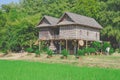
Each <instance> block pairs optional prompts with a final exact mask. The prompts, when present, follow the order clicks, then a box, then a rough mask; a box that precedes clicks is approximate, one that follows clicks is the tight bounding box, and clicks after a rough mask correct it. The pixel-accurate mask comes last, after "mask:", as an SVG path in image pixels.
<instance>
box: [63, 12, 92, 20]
mask: <svg viewBox="0 0 120 80" xmlns="http://www.w3.org/2000/svg"><path fill="white" fill-rule="evenodd" d="M65 13H67V14H73V15H77V16H82V17H86V18H91V19H94V18H92V17H89V16H84V15H81V14H77V13H72V12H65Z"/></svg>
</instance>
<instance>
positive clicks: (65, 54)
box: [61, 49, 69, 57]
mask: <svg viewBox="0 0 120 80" xmlns="http://www.w3.org/2000/svg"><path fill="white" fill-rule="evenodd" d="M61 54H62V55H63V56H65V57H67V56H68V54H69V52H68V50H66V49H64V50H62V51H61Z"/></svg>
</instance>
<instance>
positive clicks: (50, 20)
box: [37, 15, 59, 27]
mask: <svg viewBox="0 0 120 80" xmlns="http://www.w3.org/2000/svg"><path fill="white" fill-rule="evenodd" d="M44 20H46V21H47V23H43V24H42V22H43V21H44ZM58 20H59V19H58V18H55V17H51V16H46V15H45V16H44V17H43V18H42V19H41V21H40V22H39V24H38V26H37V27H49V26H55V25H56V24H57V22H58Z"/></svg>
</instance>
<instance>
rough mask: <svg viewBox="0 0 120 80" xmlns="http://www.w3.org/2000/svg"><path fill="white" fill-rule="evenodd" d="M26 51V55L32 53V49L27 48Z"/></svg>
mask: <svg viewBox="0 0 120 80" xmlns="http://www.w3.org/2000/svg"><path fill="white" fill-rule="evenodd" d="M26 51H27V52H28V53H32V52H34V50H33V49H32V48H27V49H26Z"/></svg>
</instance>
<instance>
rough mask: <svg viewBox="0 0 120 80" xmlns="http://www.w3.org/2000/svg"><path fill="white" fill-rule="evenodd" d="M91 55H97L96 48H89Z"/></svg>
mask: <svg viewBox="0 0 120 80" xmlns="http://www.w3.org/2000/svg"><path fill="white" fill-rule="evenodd" d="M88 50H89V53H95V52H96V49H95V48H89V49H88Z"/></svg>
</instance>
